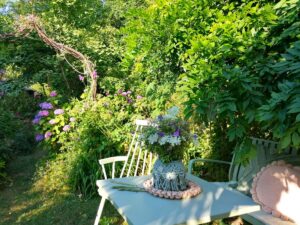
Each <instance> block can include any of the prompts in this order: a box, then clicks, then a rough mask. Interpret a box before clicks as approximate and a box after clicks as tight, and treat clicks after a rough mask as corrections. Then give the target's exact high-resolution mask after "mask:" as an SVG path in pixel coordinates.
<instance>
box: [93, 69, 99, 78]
mask: <svg viewBox="0 0 300 225" xmlns="http://www.w3.org/2000/svg"><path fill="white" fill-rule="evenodd" d="M92 77H93V79H97V77H98V74H97V71H96V70H94V71H93V72H92Z"/></svg>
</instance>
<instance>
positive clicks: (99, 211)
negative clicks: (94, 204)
mask: <svg viewBox="0 0 300 225" xmlns="http://www.w3.org/2000/svg"><path fill="white" fill-rule="evenodd" d="M105 200H106V199H105V198H104V197H102V198H101V202H100V205H99V208H98V211H97V216H96V219H95V223H94V225H98V224H99V222H100V218H101V214H102V211H103V208H104V204H105Z"/></svg>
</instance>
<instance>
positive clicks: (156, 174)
mask: <svg viewBox="0 0 300 225" xmlns="http://www.w3.org/2000/svg"><path fill="white" fill-rule="evenodd" d="M152 176H153V178H152V179H153V186H154V188H156V189H159V190H164V191H183V190H186V189H187V181H186V173H185V167H184V165H183V163H182V161H180V160H178V161H173V162H170V163H163V162H162V161H161V160H160V159H157V160H156V161H155V163H154V166H153V170H152Z"/></svg>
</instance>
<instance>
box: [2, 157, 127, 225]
mask: <svg viewBox="0 0 300 225" xmlns="http://www.w3.org/2000/svg"><path fill="white" fill-rule="evenodd" d="M45 156H46V153H45V152H42V151H35V152H34V153H33V154H31V155H27V156H19V157H18V158H17V159H15V160H14V161H12V163H11V164H10V165H9V175H10V177H11V180H12V182H11V184H10V185H9V186H7V187H6V188H5V189H3V190H1V191H0V218H1V219H0V225H14V224H22V225H51V224H53V225H54V224H55V225H73V224H74V225H75V224H76V225H88V224H93V222H94V218H95V215H96V211H97V208H98V204H99V201H100V197H99V198H93V199H88V200H85V199H81V198H80V197H79V196H76V195H75V194H73V193H70V192H68V191H67V190H61V191H56V192H49V191H47V187H44V186H43V184H42V183H41V182H39V181H38V180H37V181H36V180H35V179H33V178H34V175H35V171H36V168H37V165H38V162H39V160H41V159H42V158H43V157H45ZM103 214H104V219H103V220H102V221H101V224H103V225H104V224H105V225H106V224H122V223H123V221H122V219H121V218H120V216H119V215H118V213H117V212H116V210H115V209H114V208H113V207H112V206H111V205H110V204H109V203H107V204H106V207H105V210H104V212H103Z"/></svg>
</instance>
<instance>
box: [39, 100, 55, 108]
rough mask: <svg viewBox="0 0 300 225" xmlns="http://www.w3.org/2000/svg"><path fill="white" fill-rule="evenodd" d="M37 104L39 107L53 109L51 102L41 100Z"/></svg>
mask: <svg viewBox="0 0 300 225" xmlns="http://www.w3.org/2000/svg"><path fill="white" fill-rule="evenodd" d="M39 106H40V107H41V109H53V106H52V104H51V103H49V102H42V103H41V104H39Z"/></svg>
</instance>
